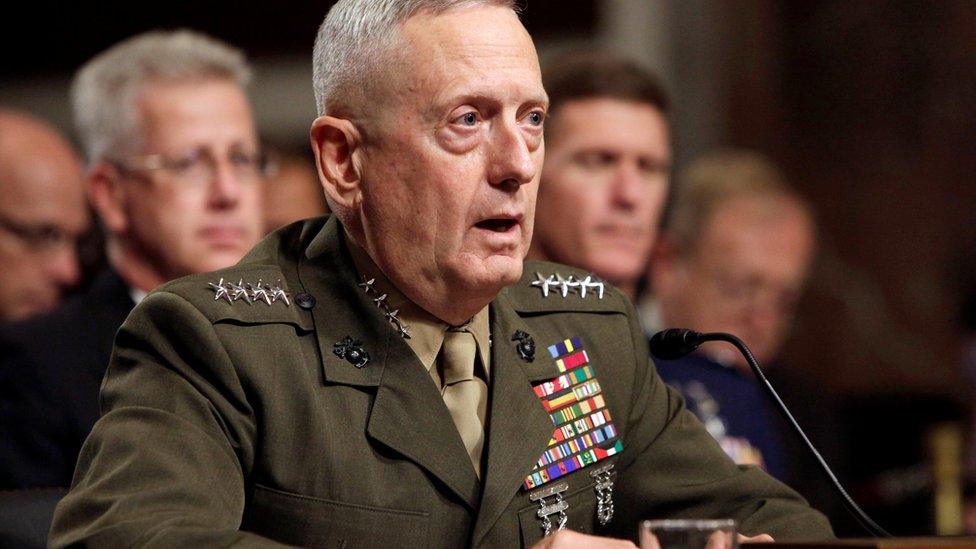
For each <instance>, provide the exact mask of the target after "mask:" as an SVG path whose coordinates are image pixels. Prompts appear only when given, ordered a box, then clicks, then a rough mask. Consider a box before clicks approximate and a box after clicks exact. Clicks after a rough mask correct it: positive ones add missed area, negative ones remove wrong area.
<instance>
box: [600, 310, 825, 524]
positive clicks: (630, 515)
mask: <svg viewBox="0 0 976 549" xmlns="http://www.w3.org/2000/svg"><path fill="white" fill-rule="evenodd" d="M630 316H631V337H632V338H633V341H634V346H635V349H634V353H635V356H636V357H637V362H638V364H637V368H636V370H635V375H634V386H635V388H638V389H637V390H635V392H634V398H633V402H632V404H631V410H630V416H629V417H628V418H627V425H628V430H627V433H626V435H625V441H624V445H625V451H624V453H622V454H621V457H620V461H619V462H618V464H619V476H618V480H617V483H616V485H617V487H616V490H617V492H618V494H619V496H618V497H619V498H620V499H619V501H620V502H621V503H620V505H619V507H618V509H620V513H621V515H620V517H619V518H620V519H619V520H616V519H615V520H614V524H615V527H616V528H619V529H620V531H619V532H617V533H616V534H617V535H619V536H621V537H628V538H633V537H634V536H635V535H636V530H637V524H638V521H640V520H645V519H654V518H734V519H736V520H737V521H738V523H739V531H740V532H741V533H743V534H746V535H756V534H760V533H766V534H770V535H772V536H773V538H775V539H776V540H777V541H785V540H799V539H803V540H814V539H827V538H832V537H833V532H832V530H831V527H830V523H829V522H828V521H827V519H826V517H824V516H823V515H822V514H821V513H819V512H818V511H816V510H814V509H812V508H811V507H810V506H809V505H807V503H806V502H805V501H804V500H803V498H801V497H800V496H799V495H798V494H797V493H796V492H794V491H793V490H792V489H790V488H789V487H787V486H786V485H784V484H782V483H781V482H779V481H777V480H775V479H774V478H772V477H771V476H769V475H767V474H766V473H765V472H764V471H762V470H761V469H760V468H758V467H755V466H737V465H736V464H735V463H734V462H732V460H730V459H729V458H728V457H727V456H726V454H725V452H723V451H722V449H721V447H720V446H719V445H718V443H717V442H716V441H715V440H714V439H713V438H712V436H711V435H709V434H708V432H707V431H706V430H705V428H704V426H703V425H702V424H701V422H700V421H699V420H698V418H696V417H695V416H694V414H692V413H691V412H689V411H688V410H686V409H685V406H684V401H683V399H682V398H681V396H680V395H679V394H678V393H677V392H676V391H675V390H674V389H672V388H670V387H669V386H667V385H666V384H665V383H664V382H663V381H662V380H661V378H660V377H659V376H658V374H657V371H656V369H655V368H654V364H653V362H651V361H650V360H649V359H648V358H647V357H648V354H647V346H646V345H647V343H646V339H645V338H644V335H643V333H642V332H641V330H640V328H639V326H638V325H637V322H636V315H635V314H634V313H633V312H632V313H631V315H630Z"/></svg>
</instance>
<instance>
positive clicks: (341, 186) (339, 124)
mask: <svg viewBox="0 0 976 549" xmlns="http://www.w3.org/2000/svg"><path fill="white" fill-rule="evenodd" d="M309 138H310V140H311V142H312V151H314V152H315V164H316V167H317V169H318V172H319V180H320V181H321V182H322V187H323V188H324V189H325V193H326V195H327V196H328V197H329V198H330V199H331V200H333V201H334V202H335V203H336V204H337V205H340V206H344V207H345V208H348V209H350V210H352V209H355V208H357V207H358V205H359V202H360V199H361V197H362V190H361V188H360V184H361V182H362V172H361V171H360V169H359V165H358V162H357V161H356V160H355V153H356V151H357V150H358V149H359V146H360V144H361V143H362V136H361V134H360V133H359V130H357V129H356V126H355V125H354V124H353V123H352V122H350V121H349V120H346V119H343V118H336V117H334V116H327V115H326V116H320V117H318V118H316V119H315V121H314V122H312V129H311V131H310V132H309Z"/></svg>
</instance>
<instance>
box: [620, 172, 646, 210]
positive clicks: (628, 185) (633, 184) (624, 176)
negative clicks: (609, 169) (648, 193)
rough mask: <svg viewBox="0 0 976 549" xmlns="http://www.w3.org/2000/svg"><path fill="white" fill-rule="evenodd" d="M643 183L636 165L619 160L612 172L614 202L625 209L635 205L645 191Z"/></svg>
mask: <svg viewBox="0 0 976 549" xmlns="http://www.w3.org/2000/svg"><path fill="white" fill-rule="evenodd" d="M644 185H645V183H644V179H643V177H642V176H641V173H640V170H639V169H638V167H637V166H635V165H634V164H633V163H632V162H626V161H622V162H620V163H619V164H618V165H617V168H616V170H615V171H614V174H613V197H614V202H615V203H616V204H617V205H618V206H622V207H624V208H627V209H631V208H634V207H636V206H637V204H638V203H639V202H640V200H641V198H642V196H643V193H644V192H645V188H644Z"/></svg>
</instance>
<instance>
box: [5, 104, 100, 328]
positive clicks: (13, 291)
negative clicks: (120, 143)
mask: <svg viewBox="0 0 976 549" xmlns="http://www.w3.org/2000/svg"><path fill="white" fill-rule="evenodd" d="M83 171H84V165H83V163H82V161H81V157H79V156H78V153H77V152H75V150H74V148H72V146H71V144H70V143H68V141H67V140H66V139H65V138H64V137H63V136H62V135H61V134H60V132H58V131H57V130H56V129H55V128H53V127H52V126H50V125H48V124H47V123H45V122H42V121H41V120H38V119H36V118H33V117H31V116H29V115H27V114H24V113H20V112H15V111H11V110H6V109H0V196H3V200H0V272H2V273H3V276H2V279H3V284H0V323H4V322H9V321H14V320H21V319H24V318H27V317H29V316H32V315H36V314H38V313H41V312H44V311H48V310H50V309H53V308H54V307H55V306H57V305H58V304H59V303H60V302H61V299H62V298H63V297H64V295H65V292H67V291H68V290H70V289H71V288H73V287H74V286H75V285H77V284H78V282H79V281H80V280H81V266H80V262H79V258H78V242H79V239H80V238H81V237H82V236H83V235H84V234H85V233H86V232H87V231H88V229H89V227H90V225H91V222H90V219H89V213H88V207H87V204H86V202H85V190H84V185H83V183H82V178H83Z"/></svg>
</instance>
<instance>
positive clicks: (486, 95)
mask: <svg viewBox="0 0 976 549" xmlns="http://www.w3.org/2000/svg"><path fill="white" fill-rule="evenodd" d="M492 91H493V90H492V89H491V88H488V89H486V90H484V91H481V90H475V91H470V92H465V93H459V94H457V95H451V96H447V97H445V98H444V99H443V100H442V101H441V103H442V104H445V105H447V104H449V105H462V104H466V103H489V104H500V103H504V102H505V98H501V97H498V95H497V94H495V93H492ZM522 104H523V105H538V106H541V107H545V108H548V107H549V96H548V95H546V94H545V93H542V94H540V95H533V96H531V97H529V98H528V99H525V100H523V101H522Z"/></svg>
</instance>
